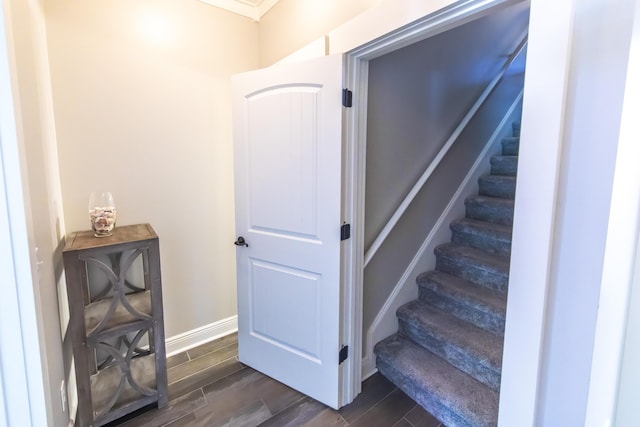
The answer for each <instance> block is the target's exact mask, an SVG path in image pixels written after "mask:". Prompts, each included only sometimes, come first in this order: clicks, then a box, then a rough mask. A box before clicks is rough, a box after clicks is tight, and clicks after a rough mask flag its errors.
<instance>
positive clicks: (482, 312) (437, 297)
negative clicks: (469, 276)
mask: <svg viewBox="0 0 640 427" xmlns="http://www.w3.org/2000/svg"><path fill="white" fill-rule="evenodd" d="M417 283H418V287H419V290H420V296H419V298H420V300H422V301H424V302H427V303H429V304H431V305H433V306H435V307H438V308H439V309H441V310H444V311H446V312H448V313H450V314H452V315H454V316H456V317H459V318H461V319H463V320H466V321H468V322H471V323H474V324H475V325H477V326H479V327H481V328H483V329H486V330H488V331H491V332H494V333H497V334H504V322H505V316H506V311H507V295H506V294H505V293H503V292H499V291H495V290H493V289H489V288H485V287H484V286H478V285H475V284H473V283H471V282H469V281H467V280H464V279H461V278H459V277H455V276H452V275H450V274H447V273H443V272H441V271H437V270H432V271H428V272H426V273H422V274H420V275H419V276H418V278H417Z"/></svg>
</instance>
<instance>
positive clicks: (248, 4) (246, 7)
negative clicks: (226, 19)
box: [200, 0, 279, 21]
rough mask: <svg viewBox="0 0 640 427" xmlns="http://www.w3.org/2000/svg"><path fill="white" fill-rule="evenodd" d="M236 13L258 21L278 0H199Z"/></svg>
mask: <svg viewBox="0 0 640 427" xmlns="http://www.w3.org/2000/svg"><path fill="white" fill-rule="evenodd" d="M200 1H201V2H203V3H207V4H210V5H211V6H216V7H219V8H222V9H225V10H228V11H229V12H233V13H237V14H238V15H242V16H246V17H248V18H251V19H253V20H254V21H260V18H262V16H264V14H265V13H267V12H268V11H269V10H270V9H271V8H272V7H273V6H274V5H275V4H276V3H278V1H279V0H200Z"/></svg>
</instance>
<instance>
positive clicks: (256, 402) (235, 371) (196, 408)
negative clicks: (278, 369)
mask: <svg viewBox="0 0 640 427" xmlns="http://www.w3.org/2000/svg"><path fill="white" fill-rule="evenodd" d="M167 365H168V367H169V372H168V374H169V404H168V405H167V407H165V408H163V409H157V408H152V409H147V410H141V411H138V412H136V413H134V414H131V415H130V416H128V417H126V418H123V419H121V420H119V421H117V422H113V423H111V424H109V427H115V426H123V427H142V426H145V427H150V426H153V427H161V426H162V427H183V426H189V427H214V426H228V427H252V426H261V427H282V426H290V427H297V426H309V427H345V426H354V427H391V426H393V427H444V425H443V424H441V423H440V422H439V421H438V420H436V419H435V418H434V417H433V416H432V415H431V414H429V413H428V412H427V411H425V410H424V409H422V407H420V406H419V405H417V404H416V403H415V402H414V401H413V400H412V399H411V398H410V397H408V396H407V395H406V394H405V393H404V392H402V391H401V390H399V389H398V388H396V387H395V386H394V385H393V384H391V383H390V382H389V381H387V380H386V379H385V378H384V377H382V376H381V375H380V374H375V375H373V376H372V377H370V378H369V379H367V380H366V381H365V382H364V383H363V385H362V393H361V394H360V395H359V396H358V397H357V398H356V399H355V400H354V401H353V403H351V404H350V405H348V406H345V407H343V408H341V409H340V410H338V411H335V410H333V409H331V408H329V407H327V406H325V405H323V404H322V403H319V402H317V401H315V400H313V399H311V398H309V397H307V396H305V395H303V394H301V393H299V392H297V391H295V390H293V389H291V388H289V387H287V386H285V385H283V384H281V383H279V382H278V381H275V380H273V379H271V378H269V377H267V376H265V375H263V374H261V373H260V372H258V371H256V370H254V369H252V368H250V367H248V366H245V365H243V364H241V363H240V362H239V361H238V341H237V335H236V334H233V335H229V336H226V337H224V338H221V339H219V340H216V341H212V342H210V343H207V344H204V345H202V346H200V347H196V348H193V349H191V350H188V351H186V352H183V353H180V354H177V355H175V356H172V357H170V358H169V359H168V360H167Z"/></svg>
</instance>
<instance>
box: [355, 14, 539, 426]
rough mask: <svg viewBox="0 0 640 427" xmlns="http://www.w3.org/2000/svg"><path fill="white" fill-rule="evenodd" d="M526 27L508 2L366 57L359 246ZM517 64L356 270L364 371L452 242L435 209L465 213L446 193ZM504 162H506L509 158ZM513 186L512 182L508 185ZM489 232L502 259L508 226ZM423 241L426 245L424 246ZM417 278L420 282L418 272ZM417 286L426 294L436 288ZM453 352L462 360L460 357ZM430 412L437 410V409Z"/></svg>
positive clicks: (517, 74)
mask: <svg viewBox="0 0 640 427" xmlns="http://www.w3.org/2000/svg"><path fill="white" fill-rule="evenodd" d="M527 26H528V5H527V4H526V3H516V4H515V5H511V6H509V7H503V8H497V10H494V11H492V12H491V13H486V14H482V16H476V17H474V18H473V19H471V20H467V21H466V22H464V23H460V25H458V26H454V28H451V29H449V30H447V31H444V32H440V33H439V34H436V35H433V36H431V37H429V38H427V39H424V40H422V41H420V42H417V43H414V44H411V45H409V46H405V47H402V48H400V49H397V50H395V51H393V52H389V53H386V54H385V55H382V56H379V57H377V58H375V59H371V60H369V61H368V94H367V95H368V102H367V120H366V122H367V129H366V194H365V209H364V216H365V232H364V245H365V249H366V248H367V247H369V246H370V244H371V242H372V241H373V239H375V237H376V235H377V233H378V232H379V231H380V229H381V228H382V227H383V226H384V224H385V221H386V220H387V219H388V218H389V217H390V216H391V214H392V213H393V210H394V209H395V207H396V206H397V205H398V204H399V203H400V201H402V199H403V198H404V196H405V195H406V193H407V192H408V191H409V189H410V188H411V186H412V185H413V183H414V182H415V181H416V179H417V177H418V176H420V174H421V172H422V170H424V168H425V167H426V165H428V164H429V162H430V161H431V160H432V159H433V158H434V156H435V155H436V153H437V152H438V150H439V149H440V148H441V146H442V144H443V142H444V141H445V140H446V139H447V137H448V136H449V135H450V134H451V132H452V131H453V129H455V127H456V125H457V123H458V122H459V121H460V119H461V117H462V116H463V115H464V114H465V112H466V110H467V109H468V108H469V106H470V105H471V104H472V103H473V102H474V100H475V99H476V98H477V96H478V94H479V93H481V92H482V90H483V88H484V87H485V86H486V83H487V82H488V81H489V80H491V78H492V77H493V75H494V74H495V73H496V70H497V69H499V68H500V66H501V65H502V64H503V63H504V60H505V57H506V56H508V54H509V53H510V52H511V50H513V47H514V45H515V44H516V43H517V40H518V37H519V36H520V35H521V34H523V33H526V29H527ZM524 68H525V65H524V60H522V61H520V62H518V63H517V64H515V66H514V67H513V68H512V70H511V71H510V72H509V73H508V75H507V76H506V77H505V79H504V81H503V82H502V83H501V84H500V85H499V87H497V88H496V90H495V91H494V93H492V95H491V96H490V97H489V99H487V101H486V103H485V105H484V107H483V109H482V110H481V111H480V112H479V113H478V115H477V117H476V118H475V119H474V120H473V121H472V122H470V123H469V126H468V127H467V129H466V130H465V131H464V132H463V133H462V134H461V135H460V138H459V141H457V142H456V144H455V145H454V147H453V148H452V149H451V151H450V152H449V153H448V154H447V156H446V157H445V158H444V159H443V161H442V163H441V164H440V165H439V166H438V168H437V169H436V171H435V172H434V174H433V176H432V177H431V179H430V180H429V182H428V183H427V184H425V186H424V188H423V189H422V190H421V191H420V193H419V195H418V196H417V197H416V199H415V200H414V201H413V202H412V204H411V206H410V208H409V209H408V210H407V212H406V214H405V215H404V217H403V218H402V219H401V220H400V222H399V223H398V224H397V226H396V227H395V228H394V231H393V233H392V234H391V235H390V236H389V238H388V239H387V240H386V241H385V243H384V244H383V245H382V246H381V247H380V250H379V252H378V253H377V254H376V255H375V257H374V258H373V259H372V260H371V263H369V265H368V266H367V267H366V268H365V269H364V272H363V275H364V279H363V281H364V286H363V348H362V351H363V356H364V358H363V377H366V376H367V375H369V374H370V373H372V372H374V370H375V365H374V364H375V358H374V356H373V353H372V350H373V346H374V345H375V344H376V343H377V342H378V341H380V340H381V339H382V338H384V337H386V336H388V335H391V334H393V333H395V331H396V330H397V327H398V321H397V320H396V317H395V314H396V313H395V311H396V309H397V308H398V307H400V306H401V305H402V304H404V303H406V302H408V301H411V300H414V299H416V298H418V286H416V279H418V277H419V275H420V274H421V273H423V272H426V271H429V270H433V269H434V268H435V267H436V256H434V253H433V248H435V247H436V246H437V245H439V244H444V243H446V242H449V241H450V240H451V231H450V230H449V223H450V221H443V220H442V214H443V212H444V211H446V210H447V209H449V211H450V212H449V213H448V215H449V216H448V217H447V218H449V217H451V216H453V217H454V218H463V217H464V216H465V207H464V201H463V200H464V197H462V198H461V201H457V202H456V203H453V199H454V198H455V197H458V198H460V194H458V193H460V188H461V185H462V184H464V181H465V179H467V180H468V178H469V171H470V169H471V168H472V167H474V164H475V163H477V159H478V157H479V156H480V155H481V154H483V150H484V151H486V150H485V148H486V146H485V144H486V142H487V140H488V139H489V137H490V136H491V135H492V134H494V133H495V131H496V126H497V125H498V124H499V123H500V121H501V119H503V118H504V117H505V114H506V112H507V110H508V109H509V106H510V101H509V100H511V101H512V100H513V99H514V97H516V96H517V93H518V92H519V91H520V90H521V89H522V85H523V73H524ZM519 113H520V110H519V107H516V108H515V109H514V110H513V111H512V113H511V115H510V117H509V126H508V129H506V130H503V132H502V134H503V135H507V133H509V132H512V129H511V121H515V120H517V117H518V116H519ZM499 146H500V144H494V146H493V147H492V148H491V149H490V150H489V151H490V153H489V155H488V156H487V158H488V157H491V155H498V154H499V153H498V152H499V151H500V150H501V148H500V147H499ZM485 154H487V153H485ZM503 156H510V155H509V154H506V155H503ZM496 161H498V162H499V161H500V160H496ZM506 162H509V164H510V165H512V164H513V159H509V160H507V161H506ZM516 162H517V160H516ZM485 163H486V164H484V165H480V169H479V170H478V171H477V172H475V173H476V176H478V175H485V174H489V172H490V167H491V166H490V164H489V162H488V161H487V162H485ZM503 166H505V165H503ZM498 167H499V166H498ZM505 167H507V168H508V167H512V166H509V165H506V166H505ZM505 171H506V169H505ZM514 172H515V170H514ZM496 175H497V176H509V175H499V174H496ZM500 180H501V178H497V179H495V178H484V184H482V183H481V184H480V185H484V186H485V187H486V186H487V185H489V186H491V185H494V186H496V188H497V187H500V188H502V187H501V186H500V184H501V183H500V182H498V183H496V182H495V181H500ZM472 181H473V183H472V184H471V190H469V189H468V188H467V189H466V190H464V191H466V192H467V193H468V194H465V195H464V196H466V195H470V194H473V193H476V194H477V193H478V191H479V186H478V184H477V183H475V180H472ZM502 181H509V179H502ZM502 184H504V183H502ZM511 185H512V183H511V182H510V183H508V184H507V187H508V186H511ZM467 187H469V186H468V185H467ZM464 191H463V192H464ZM497 191H505V190H503V189H499V190H497ZM506 191H511V190H506ZM452 204H453V205H454V206H453V207H452ZM455 227H458V228H459V229H460V230H461V231H459V232H458V237H457V239H461V237H460V236H461V235H463V234H465V233H466V235H467V236H469V237H468V238H469V239H471V240H473V238H474V237H473V233H474V232H475V231H469V230H468V229H466V228H465V227H467V228H468V224H465V223H464V222H462V223H456V225H455ZM465 230H466V231H465ZM454 233H455V232H454ZM490 233H494V234H497V235H498V238H497V240H496V239H493V240H496V241H498V242H500V243H498V245H499V246H500V248H494V249H495V250H497V251H498V252H500V251H502V252H501V253H502V255H504V254H505V251H508V248H507V246H508V242H507V241H506V240H505V239H502V240H500V238H501V236H500V234H501V233H502V234H503V235H504V234H506V233H507V231H506V230H498V231H496V230H490ZM476 234H477V232H476ZM476 237H477V236H476ZM483 238H484V237H482V238H480V240H482V239H483ZM427 239H429V240H430V242H429V244H426V245H425V242H426V240H427ZM453 243H456V242H453ZM457 243H461V242H460V241H458V242H457ZM492 250H493V249H492ZM421 252H422V253H421ZM441 252H442V250H441ZM442 259H444V257H443V258H442ZM441 263H442V261H441ZM420 277H422V279H424V275H423V276H420ZM420 292H421V293H422V294H425V295H427V296H426V297H427V298H432V297H433V296H434V295H433V292H435V291H433V290H424V291H423V290H421V291H420ZM429 292H431V293H432V294H431V295H429ZM476 302H477V301H476ZM505 302H506V298H505ZM500 304H501V303H498V305H500ZM442 309H443V307H440V308H437V310H442ZM444 309H445V310H451V308H447V307H444ZM411 314H412V313H409V315H411ZM436 314H439V313H436ZM489 317H491V316H489ZM498 317H499V316H498ZM500 322H501V321H500V320H499V319H498V320H496V319H495V318H494V319H492V320H490V321H489V323H490V325H488V327H489V328H490V329H491V328H493V330H492V332H491V333H493V334H495V333H497V334H498V335H500V330H501V328H503V327H504V317H502V324H501V325H500ZM401 323H402V321H401ZM462 326H466V325H464V324H463V325H462ZM489 338H491V335H490V336H489ZM429 339H431V338H429ZM494 347H495V346H494ZM459 358H462V359H464V357H463V356H459ZM494 359H495V357H494ZM445 363H448V362H445ZM465 363H466V362H465ZM474 369H475V368H474ZM489 371H491V369H489ZM485 374H486V375H485V376H488V377H492V379H490V380H488V381H489V382H490V383H492V384H493V387H494V388H495V387H496V386H498V387H499V381H500V379H499V372H498V373H497V374H496V372H495V369H493V371H492V372H488V373H486V372H485ZM489 406H490V405H489ZM431 410H435V411H436V412H437V408H436V409H434V408H431ZM495 415H496V416H497V401H496V403H495ZM452 416H453V415H452ZM443 417H444V418H446V416H443ZM449 421H450V422H451V419H449ZM453 425H455V424H453ZM488 425H491V423H489V424H488Z"/></svg>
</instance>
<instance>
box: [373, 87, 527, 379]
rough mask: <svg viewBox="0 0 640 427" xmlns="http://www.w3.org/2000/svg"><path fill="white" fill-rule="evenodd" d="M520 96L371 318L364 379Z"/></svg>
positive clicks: (486, 162)
mask: <svg viewBox="0 0 640 427" xmlns="http://www.w3.org/2000/svg"><path fill="white" fill-rule="evenodd" d="M522 95H523V93H522V91H521V92H520V94H519V95H518V96H517V97H516V99H515V100H514V101H513V103H512V104H511V107H509V110H507V112H506V113H505V115H504V116H503V118H502V120H501V121H500V123H499V124H498V126H497V127H496V130H495V131H494V133H493V134H492V135H491V137H489V139H488V140H487V142H486V144H485V146H484V148H483V149H482V151H481V152H480V154H479V155H478V158H477V159H476V161H475V163H474V164H473V166H471V168H470V169H469V172H468V173H467V175H466V176H465V177H464V179H463V180H462V182H461V183H460V185H459V186H458V189H457V190H456V192H455V193H454V195H453V197H452V198H451V200H450V201H449V204H448V205H447V206H446V207H445V209H444V210H443V211H442V214H441V215H440V217H439V218H438V220H437V221H436V223H435V224H434V226H433V228H432V229H431V231H430V232H429V234H428V235H427V237H426V238H425V240H424V242H423V243H422V246H420V249H419V250H418V252H417V253H416V254H415V256H414V257H413V259H412V260H411V262H410V263H409V265H408V266H407V268H406V270H405V271H404V274H403V275H402V277H401V278H400V280H398V283H397V284H396V285H395V287H394V288H393V291H392V292H391V294H390V295H389V298H387V300H386V301H385V303H384V305H383V306H382V308H381V309H380V311H379V312H378V315H377V316H376V317H375V319H373V322H372V323H371V327H370V328H369V330H367V333H366V339H365V343H364V345H365V354H364V357H363V359H362V379H363V380H364V379H366V378H368V377H370V376H371V375H373V374H374V373H376V371H377V368H376V363H375V355H374V354H373V347H374V345H375V344H376V343H377V342H379V341H381V340H383V339H384V338H386V337H388V336H390V335H392V334H393V333H395V332H396V331H397V330H398V322H397V318H396V311H397V310H398V308H400V306H402V305H403V304H406V303H408V302H409V301H412V300H414V299H416V298H417V297H418V286H416V279H417V277H418V275H419V274H421V273H422V272H424V271H429V270H432V269H433V268H435V256H434V254H433V251H434V249H435V248H436V246H438V245H440V244H442V243H446V242H448V241H449V240H450V236H451V234H450V230H449V224H450V223H451V221H453V220H455V219H457V218H462V217H463V216H464V213H465V205H464V200H465V198H466V197H468V196H469V195H471V194H473V193H474V192H476V191H477V181H478V178H479V177H480V176H481V175H483V174H485V173H487V172H488V169H489V166H488V165H489V159H490V158H491V156H493V155H495V154H497V153H498V151H499V146H500V141H501V140H502V138H503V137H505V136H508V135H509V134H510V132H511V127H510V126H511V122H513V121H514V120H515V116H514V114H515V113H516V110H517V107H518V105H520V103H521V102H522Z"/></svg>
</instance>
